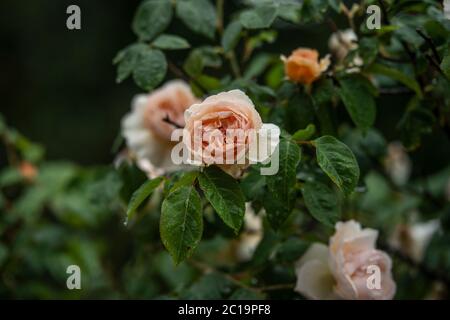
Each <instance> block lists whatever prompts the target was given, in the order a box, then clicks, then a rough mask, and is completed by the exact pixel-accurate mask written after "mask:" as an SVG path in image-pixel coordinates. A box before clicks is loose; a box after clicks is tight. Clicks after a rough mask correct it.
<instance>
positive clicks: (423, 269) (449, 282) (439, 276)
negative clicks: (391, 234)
mask: <svg viewBox="0 0 450 320" xmlns="http://www.w3.org/2000/svg"><path fill="white" fill-rule="evenodd" d="M379 247H380V249H382V250H384V251H386V252H387V253H389V254H390V255H392V256H395V257H397V258H398V259H400V260H402V261H403V262H405V263H406V264H408V265H409V266H411V267H413V268H414V269H417V270H418V271H419V272H420V273H421V274H423V275H424V276H426V277H427V278H429V279H432V280H435V281H440V282H442V283H443V284H445V286H446V287H447V288H450V279H449V278H448V276H447V275H446V274H444V273H441V272H439V271H436V270H431V269H430V268H429V267H428V266H426V265H425V264H423V263H419V262H416V261H414V260H413V259H411V258H410V257H409V256H407V255H405V254H403V253H402V252H400V251H398V250H396V249H393V248H392V247H390V246H389V245H387V244H386V243H383V242H380V243H379Z"/></svg>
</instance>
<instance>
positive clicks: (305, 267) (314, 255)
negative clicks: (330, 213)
mask: <svg viewBox="0 0 450 320" xmlns="http://www.w3.org/2000/svg"><path fill="white" fill-rule="evenodd" d="M328 260H329V252H328V247H327V246H326V245H324V244H321V243H313V244H312V245H311V246H310V247H309V248H308V251H306V253H305V254H304V255H303V256H302V257H301V258H300V260H299V261H297V263H296V266H295V273H296V275H297V285H296V286H295V289H294V290H295V291H297V292H298V293H300V294H302V295H303V296H305V297H306V298H308V299H314V300H335V299H338V298H339V296H337V294H336V293H335V292H334V289H333V288H334V285H335V283H336V281H335V279H334V277H333V274H332V273H331V271H330V266H329V263H328Z"/></svg>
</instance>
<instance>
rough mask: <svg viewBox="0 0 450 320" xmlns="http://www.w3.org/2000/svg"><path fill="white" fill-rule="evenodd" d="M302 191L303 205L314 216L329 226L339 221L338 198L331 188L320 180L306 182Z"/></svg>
mask: <svg viewBox="0 0 450 320" xmlns="http://www.w3.org/2000/svg"><path fill="white" fill-rule="evenodd" d="M302 193H303V198H304V200H305V205H306V207H307V208H308V210H309V212H310V213H311V215H312V216H313V217H314V218H316V219H317V220H318V221H320V222H321V223H323V224H325V225H327V226H330V227H333V226H334V224H335V223H336V222H337V221H339V219H340V218H341V213H340V207H339V199H338V197H337V195H336V193H335V192H334V190H333V189H331V188H330V187H329V186H327V185H326V184H324V183H321V182H306V183H305V184H304V186H303V188H302Z"/></svg>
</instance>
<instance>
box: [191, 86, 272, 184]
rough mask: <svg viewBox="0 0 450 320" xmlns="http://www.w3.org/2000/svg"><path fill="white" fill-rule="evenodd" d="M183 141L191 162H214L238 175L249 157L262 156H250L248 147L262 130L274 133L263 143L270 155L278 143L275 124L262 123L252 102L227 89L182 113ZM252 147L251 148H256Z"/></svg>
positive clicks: (239, 92) (244, 95)
mask: <svg viewBox="0 0 450 320" xmlns="http://www.w3.org/2000/svg"><path fill="white" fill-rule="evenodd" d="M184 116H185V122H186V126H185V130H184V132H183V141H184V143H185V146H186V147H187V150H188V151H189V155H190V159H191V161H192V164H194V165H205V166H208V165H212V164H216V165H218V166H219V167H220V168H222V170H224V171H225V172H227V173H228V174H230V175H232V176H233V177H235V178H238V177H240V176H241V175H242V173H243V170H244V169H245V168H246V167H248V165H249V164H250V160H252V161H255V162H261V161H263V160H266V159H267V157H266V158H265V159H262V158H261V157H259V155H260V154H259V153H257V154H256V155H255V157H252V155H251V154H249V150H250V149H251V148H253V147H254V146H255V145H257V144H258V141H259V139H260V138H261V137H262V134H261V133H262V132H267V130H270V132H271V133H273V134H274V135H275V136H274V137H273V138H274V139H271V140H270V141H271V144H270V145H267V147H268V149H269V150H267V155H268V156H270V155H271V153H272V152H273V151H274V149H275V147H276V145H277V144H278V138H279V137H278V135H279V129H278V127H276V126H274V125H270V124H263V123H262V120H261V117H260V115H259V113H258V112H257V111H256V109H255V106H254V104H253V102H252V101H251V100H250V98H249V97H248V96H247V95H246V94H245V93H244V92H242V91H241V90H231V91H228V92H222V93H219V94H217V95H213V96H210V97H208V98H206V99H205V100H204V101H203V102H201V103H197V104H194V105H192V106H191V107H190V108H189V109H188V110H186V112H185V114H184ZM256 149H257V148H254V149H253V150H256Z"/></svg>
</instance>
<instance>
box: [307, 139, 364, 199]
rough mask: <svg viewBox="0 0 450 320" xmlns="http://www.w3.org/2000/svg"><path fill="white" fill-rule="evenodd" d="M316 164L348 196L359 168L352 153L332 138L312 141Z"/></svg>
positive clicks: (356, 181)
mask: <svg viewBox="0 0 450 320" xmlns="http://www.w3.org/2000/svg"><path fill="white" fill-rule="evenodd" d="M314 145H315V147H316V156H317V162H318V164H319V166H320V168H322V170H323V171H324V172H325V173H326V174H327V175H328V177H330V179H331V180H332V181H333V182H334V183H335V184H336V185H337V186H338V187H339V188H340V189H342V190H343V191H344V193H345V194H347V195H348V194H350V193H351V192H352V191H353V190H354V189H355V187H356V185H357V183H358V180H359V166H358V162H357V161H356V158H355V156H354V154H353V152H352V151H351V150H350V148H349V147H347V146H346V145H345V144H344V143H342V142H340V141H339V140H337V139H336V138H334V137H332V136H323V137H320V138H319V139H316V140H314Z"/></svg>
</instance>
